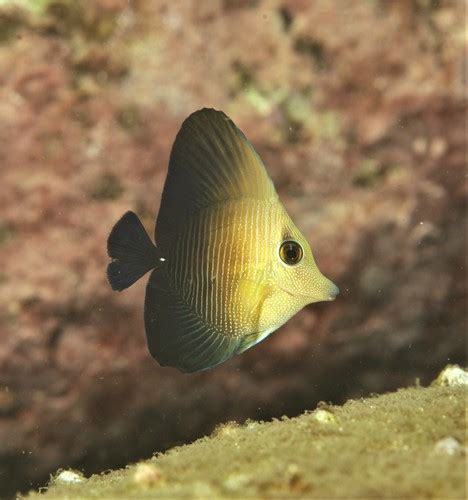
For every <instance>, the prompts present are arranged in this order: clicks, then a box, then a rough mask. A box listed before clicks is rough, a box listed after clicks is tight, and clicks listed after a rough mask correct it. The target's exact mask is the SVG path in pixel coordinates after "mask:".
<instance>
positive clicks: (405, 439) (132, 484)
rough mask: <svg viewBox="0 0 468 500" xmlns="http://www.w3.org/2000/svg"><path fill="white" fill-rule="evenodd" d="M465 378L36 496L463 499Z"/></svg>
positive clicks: (326, 409) (209, 441)
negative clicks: (452, 383)
mask: <svg viewBox="0 0 468 500" xmlns="http://www.w3.org/2000/svg"><path fill="white" fill-rule="evenodd" d="M467 395H468V393H467V387H466V385H433V386H431V387H428V388H422V387H412V388H408V389H401V390H399V391H397V392H395V393H391V394H385V395H381V396H377V397H371V398H367V399H362V400H356V401H349V402H347V403H346V404H345V405H344V406H342V407H338V406H330V405H322V406H321V407H320V408H319V409H317V410H315V411H311V412H306V413H305V414H303V415H301V416H299V417H296V418H291V419H290V418H283V419H281V420H275V421H273V422H268V423H261V422H247V423H246V424H244V425H238V424H236V423H227V424H224V425H222V426H220V427H218V428H217V429H216V430H215V432H214V433H213V434H212V435H211V436H210V437H205V438H202V439H200V440H198V441H196V442H194V443H192V444H190V445H186V446H181V447H177V448H174V449H172V450H170V451H168V452H167V453H164V454H161V455H158V456H155V457H153V458H152V459H150V460H146V461H144V462H140V463H139V464H135V465H130V466H128V467H127V468H125V469H122V470H117V471H114V472H108V473H106V474H101V475H94V476H92V477H90V478H89V479H86V478H83V477H82V476H80V475H78V473H75V472H73V473H72V474H71V475H70V474H69V475H70V478H72V479H73V480H70V481H67V480H66V478H67V477H68V476H67V475H64V472H63V471H62V472H61V473H58V474H57V475H56V476H55V477H54V478H52V479H51V481H50V484H49V486H48V488H47V489H44V490H43V492H42V493H37V492H32V493H30V494H29V495H27V496H26V498H28V499H33V498H109V497H112V498H129V497H134V498H135V497H138V498H144V497H152V498H178V497H189V498H227V497H239V498H240V497H242V498H245V497H263V498H264V497H269V496H278V497H303V498H323V497H327V498H336V497H348V498H349V497H353V498H363V497H392V498H464V497H465V496H466V491H465V480H466V475H465V474H466V473H465V460H466V434H465V432H466V420H465V419H466V416H465V407H466V401H467Z"/></svg>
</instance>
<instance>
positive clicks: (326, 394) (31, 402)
mask: <svg viewBox="0 0 468 500" xmlns="http://www.w3.org/2000/svg"><path fill="white" fill-rule="evenodd" d="M21 5H22V7H18V6H15V5H14V2H11V5H8V3H7V4H5V2H2V4H1V6H0V180H1V182H0V261H1V263H2V265H1V267H0V336H1V339H2V342H1V343H0V443H1V446H0V495H7V494H11V493H13V492H14V491H16V490H23V491H24V490H25V489H27V488H28V487H31V486H36V485H40V484H44V482H45V481H46V480H47V478H48V476H49V474H50V473H51V472H52V471H54V470H56V469H57V468H60V467H62V468H68V467H76V468H78V469H80V470H83V471H84V472H85V473H86V474H90V473H92V472H96V471H100V470H104V469H107V468H110V467H118V466H122V465H124V464H126V463H128V462H131V461H134V460H137V459H139V458H141V457H145V456H146V457H149V456H150V455H151V454H152V453H153V452H154V451H158V450H164V449H167V448H168V447H170V446H173V445H175V444H179V443H185V442H188V441H190V440H193V439H194V438H196V437H199V436H201V435H204V434H206V433H208V432H209V431H210V430H212V429H213V428H214V427H215V426H216V425H217V424H219V423H221V422H227V421H231V420H236V421H239V422H243V421H244V420H245V419H247V418H253V419H269V418H272V417H274V416H279V415H283V414H286V415H289V416H293V415H297V414H299V413H301V412H302V411H303V410H304V409H305V408H310V407H313V406H314V405H315V404H316V403H317V402H318V401H319V400H328V401H333V402H343V401H344V400H346V399H347V398H349V397H358V396H360V395H366V394H369V393H372V392H381V391H386V390H390V389H394V388H396V387H401V386H402V385H405V384H408V383H412V382H413V381H414V379H415V378H416V377H420V378H421V380H422V381H423V382H424V381H426V382H427V381H428V380H430V379H432V378H433V376H434V375H435V374H436V373H437V372H438V371H439V370H440V369H441V368H442V367H443V366H445V365H446V364H447V362H451V363H460V364H466V354H465V341H466V338H465V332H466V331H467V325H466V300H467V290H466V284H467V276H466V246H465V242H464V237H463V233H464V225H465V224H466V195H467V187H466V186H467V185H466V179H465V164H464V161H465V141H466V130H465V121H464V117H465V111H466V100H465V93H464V91H465V84H466V82H465V81H464V65H463V58H464V54H465V48H466V47H465V46H466V37H465V26H464V11H463V3H462V2H451V1H441V2H427V1H425V0H413V1H409V0H408V1H404V0H402V1H398V2H391V3H387V2H380V1H378V0H375V1H369V2H362V1H361V0H348V1H346V2H330V1H329V0H317V1H315V2H308V1H301V0H284V1H279V0H278V1H277V0H271V1H268V2H251V1H243V0H239V1H235V0H219V1H218V0H213V1H210V2H205V3H198V2H197V3H193V2H185V1H183V0H182V1H174V0H166V1H164V0H161V1H157V2H156V1H155V2H143V1H137V0H135V1H133V2H127V1H124V0H96V1H91V0H86V1H83V2H74V1H71V0H70V1H66V0H44V1H41V2H35V1H33V0H31V1H27V0H24V1H23V2H21ZM194 5H196V7H194ZM338 5H339V7H338ZM240 27H241V30H240ZM240 31H241V32H240ZM363 34H365V36H363ZM203 106H208V107H210V106H211V107H216V108H218V109H223V110H224V111H225V112H226V113H228V114H229V115H230V116H231V117H232V118H233V119H234V120H235V121H236V123H237V124H238V125H239V126H240V127H241V128H242V129H243V130H244V132H245V133H246V135H247V136H248V137H249V138H250V139H251V141H252V142H253V143H254V145H255V146H256V148H257V150H258V152H259V153H260V155H261V156H262V158H263V159H264V161H265V163H266V164H267V166H268V169H269V171H270V173H271V175H272V177H273V180H274V182H275V184H276V186H277V188H278V191H279V194H280V196H281V198H282V199H283V201H284V202H285V204H286V206H287V208H288V210H289V212H290V213H291V215H292V217H293V219H294V220H295V221H296V222H297V224H298V226H299V227H300V228H301V229H302V230H303V232H304V234H305V235H306V236H307V237H308V238H309V240H310V241H311V243H312V248H313V249H314V253H315V256H316V259H317V261H318V263H319V265H320V268H321V269H322V271H323V272H324V274H325V275H327V276H329V277H330V278H331V279H333V281H334V282H335V283H337V284H338V285H339V287H340V289H341V290H342V293H341V295H340V297H339V298H338V300H336V301H335V302H334V303H333V304H328V303H327V304H318V305H314V306H311V307H308V308H306V310H304V311H302V312H301V313H300V314H298V315H297V316H296V317H295V318H293V319H292V320H291V321H289V322H288V323H287V325H285V327H284V328H282V329H281V330H280V331H279V332H277V333H275V334H274V335H273V336H272V337H271V338H270V339H268V340H267V341H266V342H264V343H262V344H261V345H259V346H258V347H256V348H255V349H252V350H250V351H248V352H247V353H245V354H243V355H242V356H240V357H238V358H236V359H234V360H232V361H230V362H229V363H226V364H225V365H223V366H222V367H219V368H217V369H216V370H213V371H209V372H206V373H201V374H197V375H193V376H187V375H183V374H180V373H178V372H176V371H174V370H171V369H161V368H159V367H158V366H157V365H156V364H155V363H154V362H153V360H152V359H151V358H150V356H149V355H148V353H147V350H146V345H145V339H144V333H143V324H142V308H143V295H144V282H141V283H138V284H137V285H135V286H134V287H132V288H131V289H129V290H128V291H126V292H125V293H122V294H117V293H113V292H112V291H111V290H110V288H109V286H108V285H107V283H106V279H105V267H106V263H107V256H106V250H105V241H106V238H107V234H108V232H109V230H110V228H111V227H112V225H113V223H114V222H115V221H116V220H117V218H118V217H119V216H120V215H121V214H122V213H123V212H125V211H126V210H129V209H133V210H135V211H136V212H137V213H138V214H139V215H140V216H141V217H142V218H143V221H144V223H145V225H146V226H147V228H148V230H149V231H150V232H152V230H153V223H154V215H155V213H156V212H157V209H158V204H159V199H160V194H161V190H162V186H163V182H164V178H165V174H166V168H167V160H168V156H169V152H170V147H171V145H172V141H173V139H174V136H175V133H176V132H177V129H178V127H179V125H180V123H181V122H182V120H183V119H184V118H185V117H186V116H187V115H188V114H189V113H190V112H192V111H193V110H195V109H197V108H200V107H203ZM142 281H144V280H142ZM233 481H234V482H235V480H233Z"/></svg>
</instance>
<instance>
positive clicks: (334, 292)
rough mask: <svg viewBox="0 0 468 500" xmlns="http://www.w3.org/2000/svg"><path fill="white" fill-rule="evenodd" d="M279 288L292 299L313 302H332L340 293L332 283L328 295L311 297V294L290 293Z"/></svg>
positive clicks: (280, 287)
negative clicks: (299, 298) (305, 299)
mask: <svg viewBox="0 0 468 500" xmlns="http://www.w3.org/2000/svg"><path fill="white" fill-rule="evenodd" d="M278 288H279V289H280V290H282V291H283V292H284V293H287V294H288V295H290V296H291V297H303V298H307V299H308V300H312V301H313V302H331V301H333V300H335V299H336V296H337V295H338V294H339V293H340V289H339V288H338V287H337V286H336V285H335V284H334V283H332V286H331V287H330V290H329V292H328V295H311V294H310V293H297V292H290V291H289V290H287V289H286V288H283V287H282V286H278Z"/></svg>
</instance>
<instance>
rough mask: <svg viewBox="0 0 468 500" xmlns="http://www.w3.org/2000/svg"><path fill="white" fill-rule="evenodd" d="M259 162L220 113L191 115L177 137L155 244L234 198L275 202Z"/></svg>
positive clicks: (167, 241) (161, 243) (165, 242)
mask: <svg viewBox="0 0 468 500" xmlns="http://www.w3.org/2000/svg"><path fill="white" fill-rule="evenodd" d="M276 197H277V194H276V191H275V188H274V186H273V183H272V181H271V179H270V178H269V176H268V174H267V172H266V170H265V167H264V165H263V162H262V160H261V159H260V157H259V156H258V154H257V153H256V152H255V150H254V148H253V146H252V145H251V144H250V142H249V141H248V140H247V139H246V137H245V135H244V134H243V133H242V132H241V131H240V130H239V129H238V128H237V127H236V125H235V124H234V123H233V122H232V120H230V119H229V118H228V117H227V116H226V115H225V114H224V113H222V112H221V111H216V110H214V109H202V110H200V111H196V112H195V113H193V114H191V115H190V116H189V117H188V118H187V119H186V120H185V121H184V123H183V124H182V127H181V129H180V131H179V133H178V134H177V137H176V139H175V142H174V145H173V147H172V151H171V157H170V160H169V171H168V174H167V178H166V183H165V185H164V191H163V194H162V200H161V208H160V210H159V215H158V219H157V223H156V236H155V239H156V242H157V245H158V246H159V247H160V248H161V249H163V250H165V249H166V248H167V246H168V245H169V244H170V241H171V237H172V234H174V232H177V229H178V228H179V227H180V226H181V224H183V223H184V222H185V221H187V219H189V218H190V216H191V215H192V214H193V213H195V212H197V211H198V210H200V209H201V208H204V207H209V206H212V205H215V204H217V203H223V202H228V201H231V200H235V199H246V198H254V199H261V200H268V199H275V198H276Z"/></svg>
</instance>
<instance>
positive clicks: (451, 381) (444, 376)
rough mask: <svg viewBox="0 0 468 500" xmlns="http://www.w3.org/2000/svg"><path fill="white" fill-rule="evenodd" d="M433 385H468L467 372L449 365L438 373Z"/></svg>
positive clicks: (456, 366)
mask: <svg viewBox="0 0 468 500" xmlns="http://www.w3.org/2000/svg"><path fill="white" fill-rule="evenodd" d="M435 383H436V385H444V386H453V385H468V372H467V371H466V370H464V369H463V368H460V367H459V366H458V365H449V366H447V367H446V368H444V369H443V370H442V371H441V372H440V374H439V376H438V377H437V379H436V381H435Z"/></svg>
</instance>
